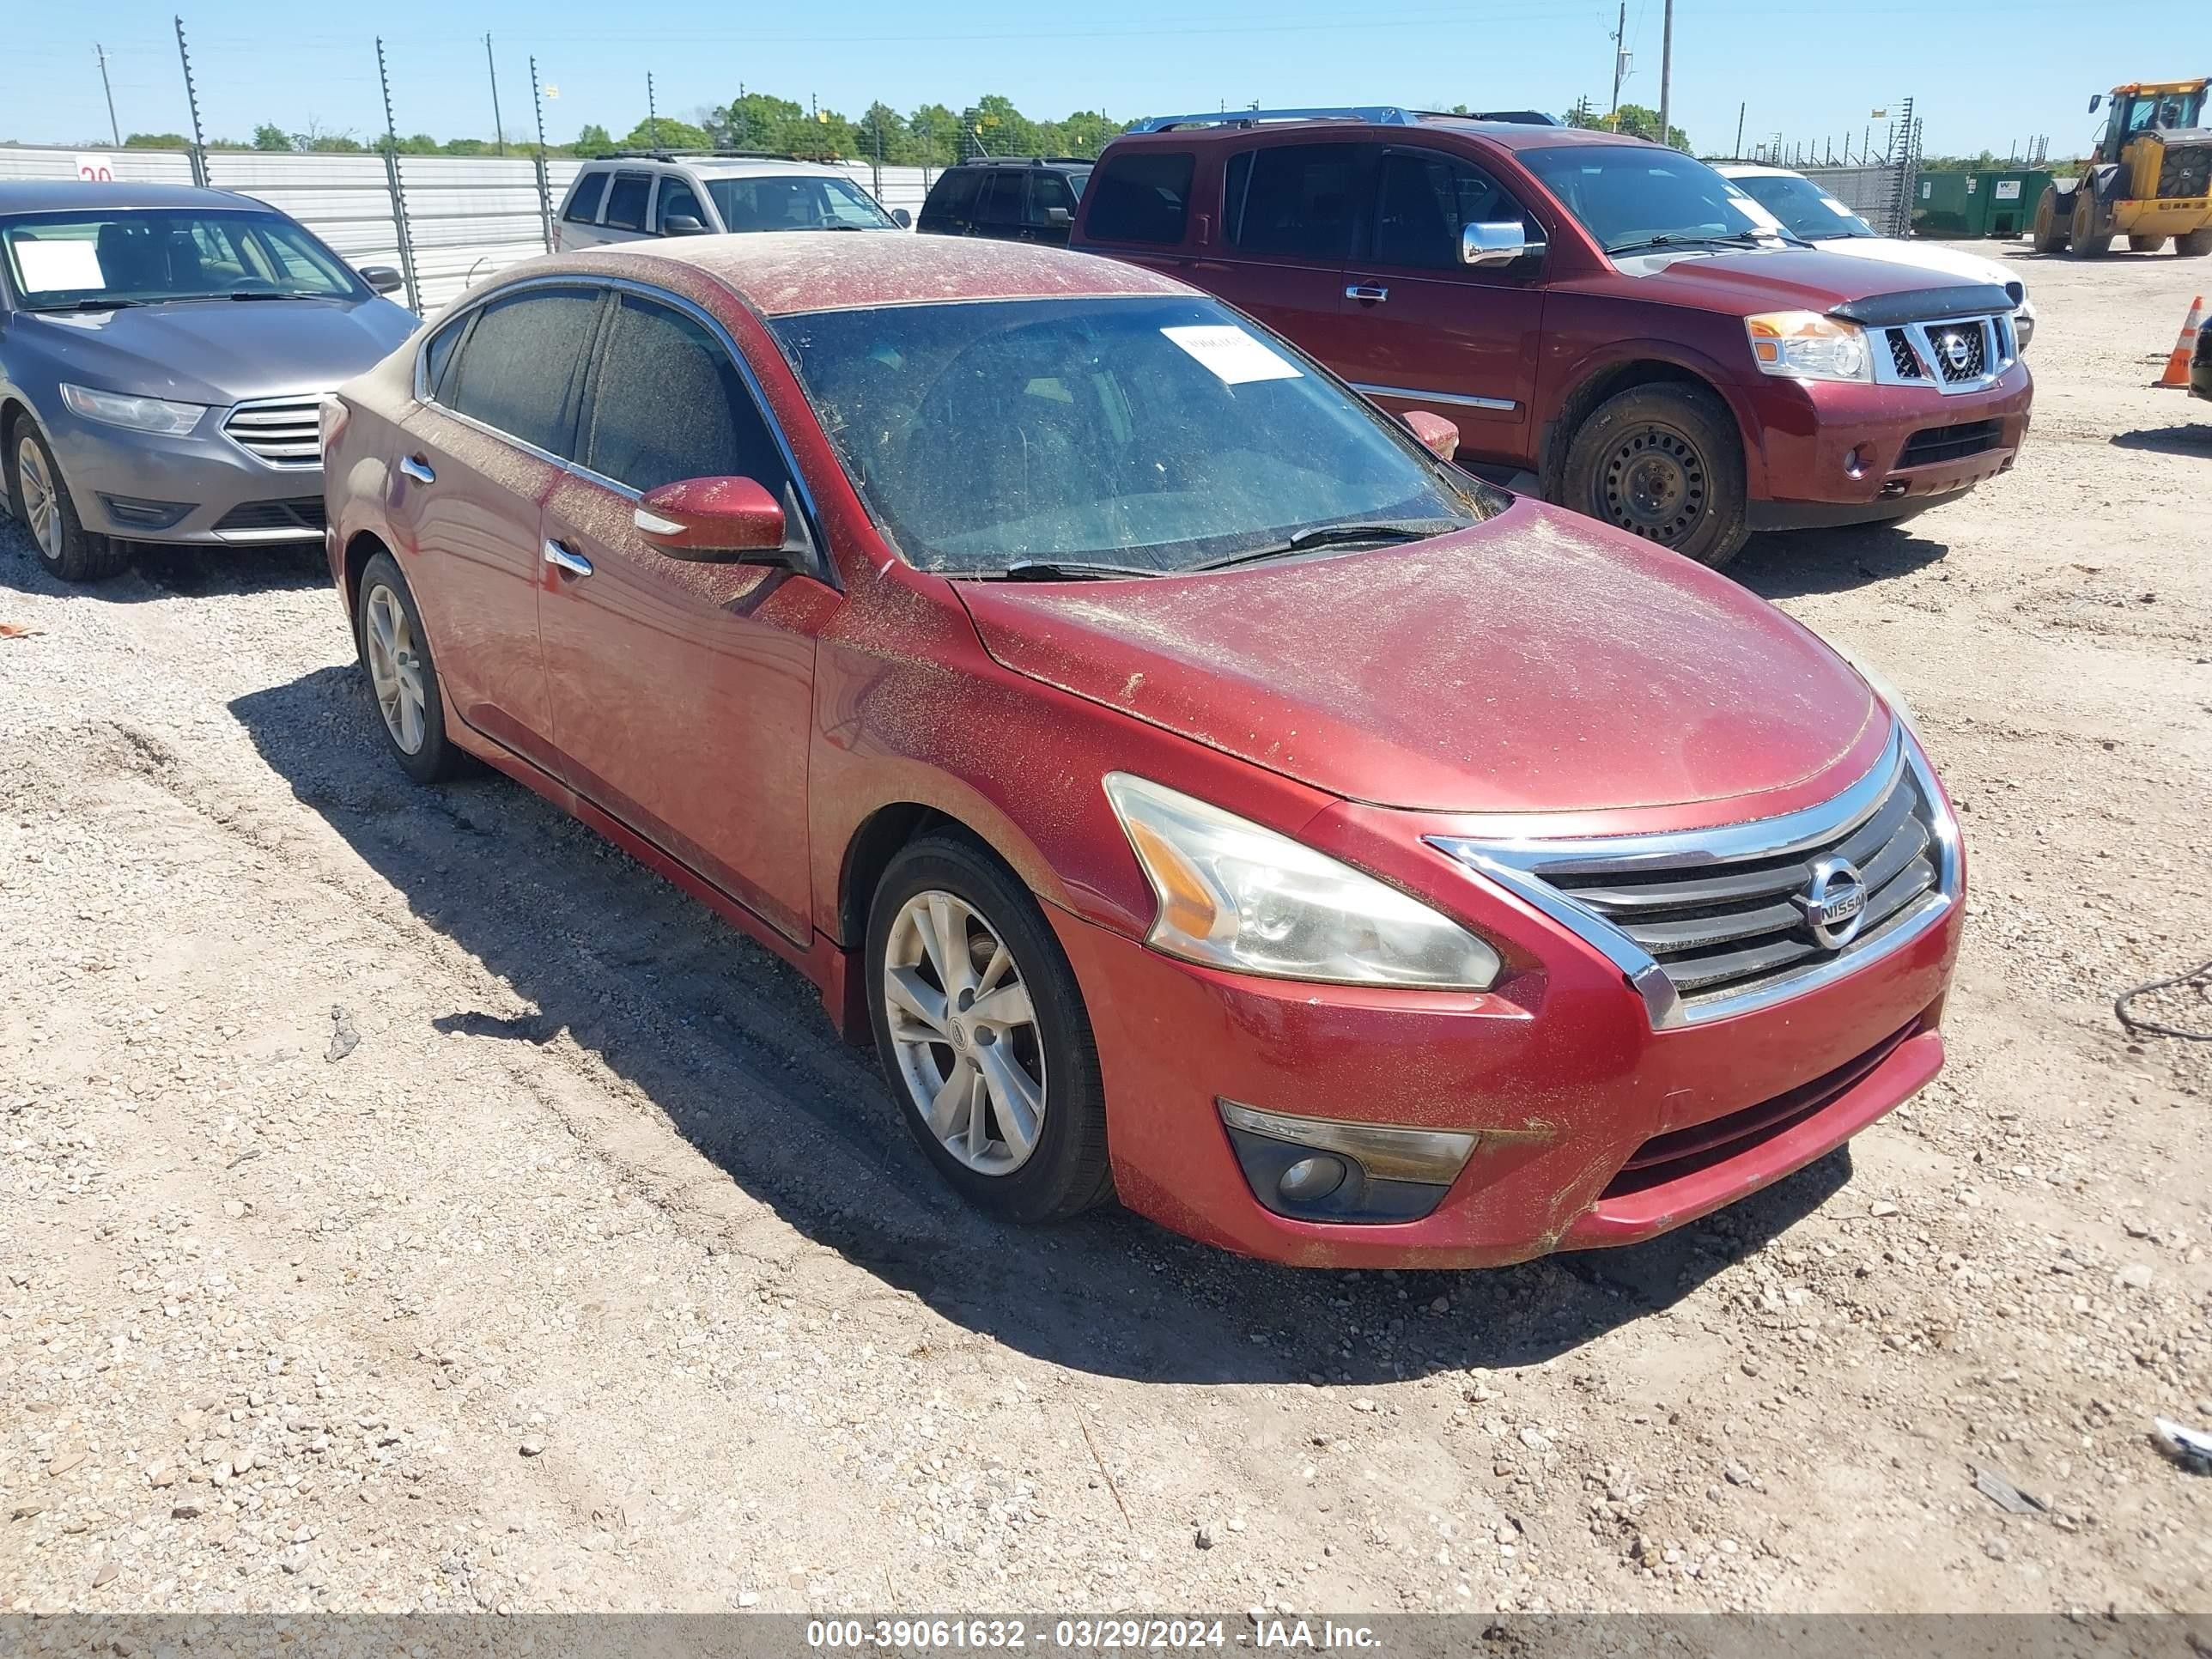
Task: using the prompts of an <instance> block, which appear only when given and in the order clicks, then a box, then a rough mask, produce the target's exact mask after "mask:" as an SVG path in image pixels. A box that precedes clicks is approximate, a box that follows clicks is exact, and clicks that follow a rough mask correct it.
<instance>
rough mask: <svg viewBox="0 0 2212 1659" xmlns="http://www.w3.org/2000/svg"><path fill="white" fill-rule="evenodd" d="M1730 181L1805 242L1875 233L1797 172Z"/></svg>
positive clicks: (1745, 175)
mask: <svg viewBox="0 0 2212 1659" xmlns="http://www.w3.org/2000/svg"><path fill="white" fill-rule="evenodd" d="M1729 183H1730V184H1732V185H1735V187H1736V188H1737V189H1738V190H1740V191H1743V192H1744V194H1746V195H1747V196H1748V197H1751V198H1752V200H1753V201H1754V202H1757V203H1758V204H1759V206H1761V207H1763V208H1765V210H1767V211H1768V212H1769V213H1771V214H1772V215H1773V216H1775V217H1776V218H1778V219H1779V220H1780V221H1781V222H1782V223H1783V225H1784V227H1785V228H1787V229H1788V230H1789V231H1790V234H1792V235H1793V236H1802V237H1803V238H1804V239H1805V240H1807V241H1808V242H1833V241H1837V240H1841V239H1843V238H1844V237H1848V236H1871V235H1873V234H1875V228H1874V227H1873V226H1872V225H1870V224H1869V223H1868V222H1866V221H1865V220H1863V219H1862V218H1860V217H1859V216H1858V215H1857V214H1856V213H1854V212H1852V211H1851V210H1850V209H1849V208H1847V207H1845V206H1844V204H1842V203H1841V202H1839V201H1838V200H1837V199H1836V198H1835V197H1832V196H1831V195H1829V194H1828V192H1827V191H1825V190H1822V189H1821V188H1820V185H1816V184H1814V182H1813V181H1812V180H1811V179H1805V178H1801V177H1800V176H1799V175H1797V174H1796V173H1741V174H1739V175H1738V176H1737V177H1735V178H1734V179H1729Z"/></svg>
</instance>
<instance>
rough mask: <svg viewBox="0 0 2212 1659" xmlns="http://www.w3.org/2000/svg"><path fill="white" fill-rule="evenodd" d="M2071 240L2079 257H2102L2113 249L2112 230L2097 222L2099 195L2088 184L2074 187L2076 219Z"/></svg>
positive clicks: (2076, 255) (2075, 253) (2076, 256)
mask: <svg viewBox="0 0 2212 1659" xmlns="http://www.w3.org/2000/svg"><path fill="white" fill-rule="evenodd" d="M2070 240H2071V241H2072V242H2073V244H2074V255H2075V258H2079V259H2101V258H2104V256H2105V255H2106V254H2107V253H2110V252H2112V227H2111V226H2109V225H2106V226H2103V227H2100V226H2099V224H2098V222H2097V196H2096V192H2095V191H2093V190H2091V189H2090V188H2089V187H2088V186H2087V185H2086V184H2084V185H2075V187H2074V219H2073V223H2072V227H2071V234H2070Z"/></svg>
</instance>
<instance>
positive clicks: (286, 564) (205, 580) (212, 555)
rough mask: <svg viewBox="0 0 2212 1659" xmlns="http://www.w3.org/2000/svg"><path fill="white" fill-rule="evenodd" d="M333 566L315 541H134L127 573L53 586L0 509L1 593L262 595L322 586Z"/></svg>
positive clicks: (144, 598) (108, 597)
mask: <svg viewBox="0 0 2212 1659" xmlns="http://www.w3.org/2000/svg"><path fill="white" fill-rule="evenodd" d="M330 583H331V568H330V564H329V562H328V561H327V559H326V558H325V556H324V553H323V546H322V544H321V543H320V542H314V543H280V544H275V545H266V544H264V545H262V546H240V547H157V546H154V545H152V544H147V543H143V542H141V543H134V544H132V545H131V563H130V567H129V568H127V569H125V570H124V571H122V572H120V573H119V574H116V575H114V576H111V577H109V578H108V579H107V580H106V581H99V582H64V581H57V580H54V578H53V577H52V576H50V575H48V574H46V568H45V567H44V566H43V565H41V564H40V562H39V557H38V554H37V553H36V552H35V551H34V550H33V547H32V544H31V537H30V532H27V531H26V530H25V529H24V528H23V526H21V524H20V523H19V522H17V521H16V520H14V519H11V518H9V516H8V515H7V513H6V512H5V510H4V509H3V508H0V592H9V591H11V590H12V591H15V592H23V593H36V594H40V595H41V596H43V597H46V598H49V599H94V600H97V601H100V602H102V603H105V604H108V605H143V604H146V603H148V602H149V601H151V600H158V599H174V598H176V597H178V596H179V595H182V596H185V597H187V598H191V599H201V598H216V597H221V596H223V595H227V594H234V593H266V592H276V591H278V590H280V589H283V588H307V587H316V586H321V587H328V586H330Z"/></svg>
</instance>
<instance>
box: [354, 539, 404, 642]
mask: <svg viewBox="0 0 2212 1659" xmlns="http://www.w3.org/2000/svg"><path fill="white" fill-rule="evenodd" d="M391 552H392V549H391V547H390V545H389V544H387V543H386V541H385V539H384V538H382V537H381V536H380V535H378V534H377V533H376V532H374V530H356V532H354V533H353V536H352V538H351V539H349V541H348V542H347V543H346V544H345V557H344V558H343V560H342V561H340V562H339V569H338V580H339V581H340V582H341V583H342V584H343V590H342V592H341V594H340V597H341V598H342V599H344V600H345V611H346V626H347V627H348V628H349V629H351V630H352V633H353V635H354V641H353V642H354V649H355V650H356V651H358V650H359V649H360V648H361V578H362V572H364V571H365V570H367V569H368V562H369V561H370V560H371V559H373V558H374V557H375V556H377V555H378V554H380V553H391ZM393 558H394V560H395V562H396V561H397V558H398V555H396V554H394V555H393ZM416 603H417V604H418V605H419V604H420V603H421V601H420V600H417V601H416Z"/></svg>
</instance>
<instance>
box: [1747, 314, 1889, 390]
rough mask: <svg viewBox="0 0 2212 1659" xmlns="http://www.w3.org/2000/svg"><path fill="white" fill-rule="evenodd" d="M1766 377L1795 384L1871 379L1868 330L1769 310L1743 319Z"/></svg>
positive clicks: (1754, 358) (1830, 319) (1816, 316)
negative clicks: (1798, 382) (1773, 377)
mask: <svg viewBox="0 0 2212 1659" xmlns="http://www.w3.org/2000/svg"><path fill="white" fill-rule="evenodd" d="M1743 329H1744V332H1745V333H1746V334H1747V335H1749V336H1750V337H1751V356H1752V361H1753V362H1755V363H1757V364H1758V365H1759V373H1760V374H1779V375H1782V376H1784V377H1785V378H1787V379H1790V380H1873V379H1874V357H1873V356H1872V354H1871V353H1869V351H1868V349H1867V337H1866V331H1865V330H1864V329H1863V328H1861V327H1860V326H1859V325H1857V323H1841V322H1838V321H1837V320H1836V319H1834V318H1833V317H1823V316H1821V315H1820V313H1818V312H1816V311H1767V312H1762V313H1759V315H1758V316H1756V317H1747V318H1745V319H1743Z"/></svg>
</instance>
